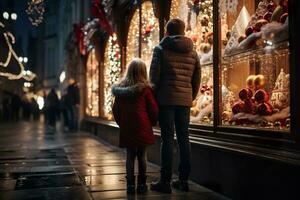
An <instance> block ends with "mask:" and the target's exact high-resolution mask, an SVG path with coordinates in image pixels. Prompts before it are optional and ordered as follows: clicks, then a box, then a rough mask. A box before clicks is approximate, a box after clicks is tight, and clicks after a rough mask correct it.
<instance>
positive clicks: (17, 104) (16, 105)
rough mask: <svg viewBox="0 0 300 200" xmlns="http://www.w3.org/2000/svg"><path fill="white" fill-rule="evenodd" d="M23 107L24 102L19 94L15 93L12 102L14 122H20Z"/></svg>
mask: <svg viewBox="0 0 300 200" xmlns="http://www.w3.org/2000/svg"><path fill="white" fill-rule="evenodd" d="M21 106H22V100H21V98H20V96H19V95H18V94H17V93H14V94H13V95H12V98H11V102H10V109H11V117H12V120H13V121H16V122H17V121H19V119H20V108H21Z"/></svg>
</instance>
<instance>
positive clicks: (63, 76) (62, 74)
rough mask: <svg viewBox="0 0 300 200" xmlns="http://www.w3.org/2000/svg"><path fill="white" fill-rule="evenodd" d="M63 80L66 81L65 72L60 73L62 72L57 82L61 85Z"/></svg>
mask: <svg viewBox="0 0 300 200" xmlns="http://www.w3.org/2000/svg"><path fill="white" fill-rule="evenodd" d="M65 79H66V72H65V71H62V72H61V73H60V75H59V81H60V82H61V83H63V82H64V80H65Z"/></svg>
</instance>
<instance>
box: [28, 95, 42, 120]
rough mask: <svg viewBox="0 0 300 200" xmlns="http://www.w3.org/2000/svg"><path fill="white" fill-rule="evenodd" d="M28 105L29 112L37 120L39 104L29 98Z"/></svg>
mask: <svg viewBox="0 0 300 200" xmlns="http://www.w3.org/2000/svg"><path fill="white" fill-rule="evenodd" d="M30 106H31V113H32V116H33V120H38V119H39V117H40V110H39V105H38V103H37V101H36V100H35V99H34V98H31V101H30Z"/></svg>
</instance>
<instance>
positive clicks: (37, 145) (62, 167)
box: [0, 122, 226, 200]
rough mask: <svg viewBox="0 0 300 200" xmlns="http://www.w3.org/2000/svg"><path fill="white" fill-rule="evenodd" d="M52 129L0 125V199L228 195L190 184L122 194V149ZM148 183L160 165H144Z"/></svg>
mask: <svg viewBox="0 0 300 200" xmlns="http://www.w3.org/2000/svg"><path fill="white" fill-rule="evenodd" d="M57 129H58V130H57V131H55V132H53V131H49V130H47V129H46V128H45V126H44V124H43V123H42V122H35V123H33V122H19V123H7V124H0V200H13V199H18V200H19V199H26V200H27V199H34V200H35V199H36V200H43V199H45V200H50V199H57V200H63V199H70V200H88V199H95V200H98V199H149V200H152V199H158V200H159V199H164V200H168V199H172V200H173V199H174V200H180V199H184V200H186V199H193V200H194V199H195V200H223V199H226V198H224V197H222V196H221V195H218V194H216V193H214V192H212V191H210V190H207V189H205V188H203V187H201V186H199V185H196V184H194V183H190V184H191V192H188V193H185V192H180V191H177V190H173V193H172V194H171V195H169V194H161V193H157V192H153V191H149V192H148V193H147V194H146V195H135V196H133V195H131V196H127V194H126V187H125V186H126V182H125V152H124V151H123V150H122V149H119V148H117V147H114V146H111V145H109V144H107V143H105V142H103V141H101V140H99V139H98V138H96V137H94V136H92V135H90V134H88V133H85V132H80V133H63V132H62V131H59V127H58V128H57ZM148 176H149V180H148V182H151V181H153V180H156V179H157V177H159V168H158V167H157V166H155V165H152V164H149V166H148Z"/></svg>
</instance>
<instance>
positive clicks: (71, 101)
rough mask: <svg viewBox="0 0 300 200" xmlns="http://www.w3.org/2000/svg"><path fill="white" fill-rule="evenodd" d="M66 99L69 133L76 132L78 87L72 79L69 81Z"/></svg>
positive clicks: (78, 101) (78, 99)
mask: <svg viewBox="0 0 300 200" xmlns="http://www.w3.org/2000/svg"><path fill="white" fill-rule="evenodd" d="M66 98H67V100H66V102H67V105H68V119H69V121H68V126H69V131H71V132H76V131H78V120H79V103H80V94H79V88H78V85H77V83H76V81H75V80H74V79H70V80H69V86H68V88H67V96H66Z"/></svg>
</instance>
